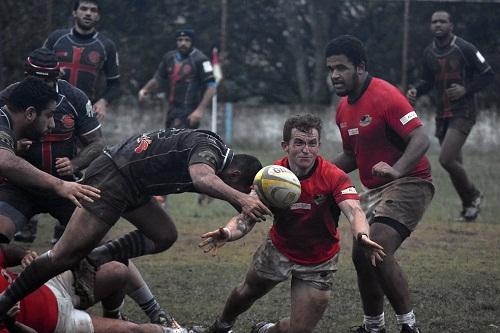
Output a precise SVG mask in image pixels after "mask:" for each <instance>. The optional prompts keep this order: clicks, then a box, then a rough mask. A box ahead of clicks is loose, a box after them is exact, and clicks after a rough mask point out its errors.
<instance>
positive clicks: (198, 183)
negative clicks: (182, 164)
mask: <svg viewBox="0 0 500 333" xmlns="http://www.w3.org/2000/svg"><path fill="white" fill-rule="evenodd" d="M189 174H190V176H191V180H192V181H193V185H194V187H195V188H196V190H198V191H199V192H201V193H205V194H208V195H209V196H211V197H214V198H217V199H222V200H225V201H227V202H229V203H230V204H232V205H233V206H234V207H237V208H238V209H239V210H240V212H241V213H242V214H243V215H244V216H246V217H248V218H249V219H250V220H255V221H259V220H265V215H272V213H271V211H270V210H269V208H267V207H266V205H264V204H263V203H262V202H261V201H260V200H259V197H258V196H257V195H249V194H245V193H243V192H240V191H238V190H235V189H234V188H232V187H231V186H229V185H227V184H226V183H224V182H223V181H222V179H220V178H219V177H218V176H217V175H216V174H215V171H214V169H212V167H210V166H209V165H208V164H204V163H196V164H192V165H190V166H189Z"/></svg>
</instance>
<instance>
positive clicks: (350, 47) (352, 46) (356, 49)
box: [325, 35, 367, 68]
mask: <svg viewBox="0 0 500 333" xmlns="http://www.w3.org/2000/svg"><path fill="white" fill-rule="evenodd" d="M332 55H345V56H346V57H347V59H349V61H350V62H352V64H353V65H354V66H359V65H361V64H362V63H364V64H365V68H367V58H366V51H365V47H364V45H363V42H361V41H360V40H359V39H358V38H356V37H354V36H351V35H342V36H339V37H336V38H334V39H332V40H331V41H330V42H328V44H327V45H326V48H325V58H328V57H330V56H332Z"/></svg>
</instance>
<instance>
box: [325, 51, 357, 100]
mask: <svg viewBox="0 0 500 333" xmlns="http://www.w3.org/2000/svg"><path fill="white" fill-rule="evenodd" d="M326 67H327V68H328V71H329V73H330V80H331V81H332V85H333V87H334V88H335V93H336V94H337V95H338V96H347V95H349V94H351V93H353V92H355V91H356V90H357V88H358V86H359V81H360V80H359V75H358V72H357V70H358V68H357V67H356V66H354V64H353V63H352V62H351V61H349V59H348V58H347V57H346V56H345V55H343V54H340V55H331V56H329V57H328V58H326Z"/></svg>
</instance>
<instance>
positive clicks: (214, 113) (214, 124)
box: [212, 94, 217, 133]
mask: <svg viewBox="0 0 500 333" xmlns="http://www.w3.org/2000/svg"><path fill="white" fill-rule="evenodd" d="M212 132H214V133H217V94H215V95H214V96H213V97H212Z"/></svg>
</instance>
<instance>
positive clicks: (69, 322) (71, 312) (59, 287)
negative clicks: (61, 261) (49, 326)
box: [45, 271, 94, 333]
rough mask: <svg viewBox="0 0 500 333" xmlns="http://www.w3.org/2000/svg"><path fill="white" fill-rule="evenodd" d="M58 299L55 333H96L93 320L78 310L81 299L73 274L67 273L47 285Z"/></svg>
mask: <svg viewBox="0 0 500 333" xmlns="http://www.w3.org/2000/svg"><path fill="white" fill-rule="evenodd" d="M45 285H46V286H47V287H49V288H50V290H52V292H53V293H54V295H55V297H56V299H57V308H58V310H59V313H58V316H57V326H56V329H55V331H54V333H67V332H72V333H94V326H93V325H92V319H91V318H90V316H89V314H88V313H87V312H85V311H81V310H77V309H76V308H75V305H78V303H79V297H78V296H77V295H76V294H75V288H73V273H71V271H66V272H64V273H62V274H59V275H57V276H56V277H54V278H52V279H51V280H49V282H47V283H46V284H45Z"/></svg>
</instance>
